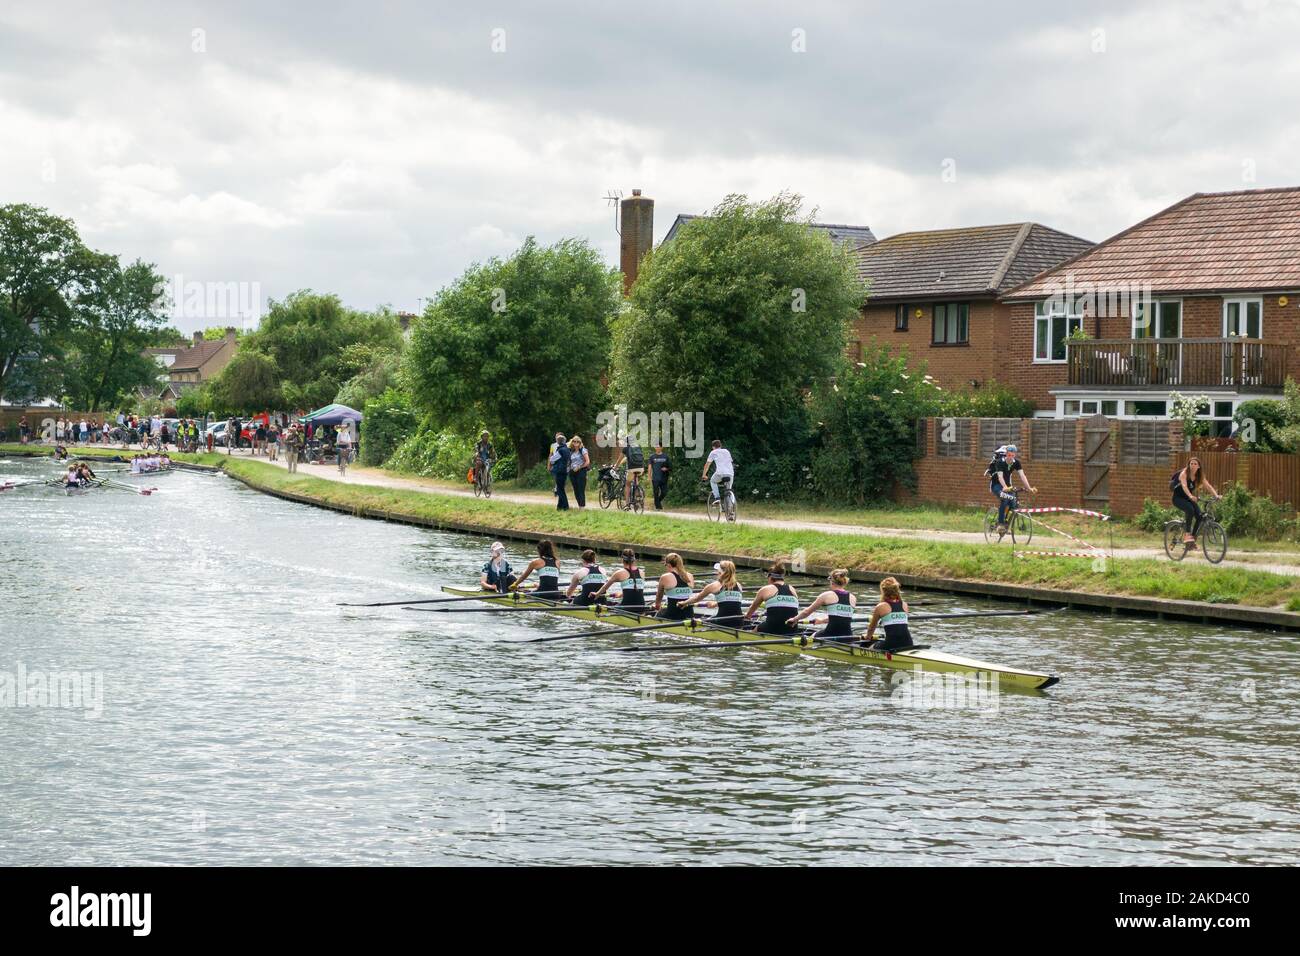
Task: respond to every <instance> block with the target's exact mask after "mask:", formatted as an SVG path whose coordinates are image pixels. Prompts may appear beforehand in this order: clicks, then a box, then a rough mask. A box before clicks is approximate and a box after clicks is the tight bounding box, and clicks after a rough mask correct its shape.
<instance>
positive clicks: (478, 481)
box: [474, 475, 483, 498]
mask: <svg viewBox="0 0 1300 956" xmlns="http://www.w3.org/2000/svg"><path fill="white" fill-rule="evenodd" d="M482 496H483V478H482V477H481V476H479V475H475V476H474V497H475V498H481V497H482Z"/></svg>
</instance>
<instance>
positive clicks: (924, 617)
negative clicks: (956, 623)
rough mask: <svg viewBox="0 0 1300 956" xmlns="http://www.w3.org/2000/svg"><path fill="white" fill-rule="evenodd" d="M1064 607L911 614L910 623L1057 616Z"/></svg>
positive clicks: (909, 616)
mask: <svg viewBox="0 0 1300 956" xmlns="http://www.w3.org/2000/svg"><path fill="white" fill-rule="evenodd" d="M1064 610H1065V608H1063V607H1048V608H1029V609H1027V610H1024V611H961V612H957V613H953V614H909V615H908V616H907V617H908V620H909V621H939V620H944V619H953V618H965V617H1024V616H1026V615H1029V614H1055V613H1057V612H1058V611H1064Z"/></svg>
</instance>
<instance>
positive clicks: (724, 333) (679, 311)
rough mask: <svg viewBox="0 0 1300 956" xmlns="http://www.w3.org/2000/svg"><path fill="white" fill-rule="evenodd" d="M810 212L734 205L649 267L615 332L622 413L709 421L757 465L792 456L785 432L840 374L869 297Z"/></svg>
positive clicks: (788, 199)
mask: <svg viewBox="0 0 1300 956" xmlns="http://www.w3.org/2000/svg"><path fill="white" fill-rule="evenodd" d="M801 204H802V203H801V200H800V198H799V197H798V196H794V195H786V194H782V195H779V196H777V197H775V198H773V199H770V200H768V201H766V202H762V203H750V202H748V201H747V200H746V199H745V197H744V196H735V195H733V196H728V197H727V198H726V199H725V200H724V201H723V202H722V203H721V204H720V205H718V206H717V207H716V208H715V209H714V210H713V211H712V212H710V213H709V214H708V215H707V216H704V217H701V218H699V219H695V220H693V221H691V222H690V223H688V224H687V225H686V226H684V227H683V228H682V229H681V230H680V231H679V233H678V235H677V237H676V238H675V239H674V240H673V241H672V242H670V243H665V244H663V245H661V246H659V248H658V249H656V250H654V251H653V252H651V253H650V254H649V255H647V257H646V258H645V259H644V260H642V263H641V267H640V271H639V274H638V277H637V281H636V284H635V285H634V286H633V288H632V292H631V308H629V309H627V310H626V311H624V312H623V313H622V314H621V315H620V316H619V318H618V319H617V320H616V321H615V324H614V354H613V368H612V376H611V382H610V385H611V390H612V391H613V393H614V395H615V397H616V398H617V399H618V400H619V401H621V402H624V403H626V404H627V405H628V406H629V408H635V409H640V410H642V411H645V412H649V411H652V410H653V411H666V412H673V411H682V412H691V411H696V410H698V411H703V412H704V414H705V421H706V426H705V427H706V429H707V431H708V435H709V437H710V438H713V437H719V438H724V439H725V440H726V441H727V443H728V444H729V445H730V446H732V447H733V449H734V448H736V447H739V448H740V449H741V455H742V456H743V457H744V458H745V459H747V460H749V461H755V460H757V459H760V458H765V457H767V456H768V455H771V454H774V453H778V452H784V451H788V450H789V448H788V444H787V443H786V440H785V436H784V435H782V434H778V432H777V429H776V427H775V424H776V422H777V421H778V420H780V419H784V418H788V416H789V415H790V414H792V413H797V412H798V411H799V410H800V409H802V407H803V404H804V399H805V395H806V393H807V391H808V390H809V389H811V388H812V387H814V386H817V385H819V384H821V383H823V382H825V381H827V380H828V379H829V378H830V376H831V375H832V374H833V372H834V370H835V368H836V365H837V363H838V362H839V361H840V358H841V356H842V354H843V352H844V346H845V341H846V335H847V329H848V325H849V323H850V322H851V321H852V320H853V318H854V317H855V316H856V315H857V313H858V309H859V308H860V307H861V306H862V303H863V301H864V299H865V291H866V290H865V287H864V286H863V285H862V283H861V282H860V281H859V280H858V279H857V276H856V272H855V269H854V266H853V262H852V260H851V258H850V256H849V253H848V252H847V250H840V249H836V248H835V247H834V246H833V245H832V243H831V241H830V239H829V238H828V237H827V236H826V235H825V234H824V233H823V232H821V231H820V230H814V229H809V228H808V226H809V223H810V221H811V220H810V219H808V218H800V216H799V211H800V207H801ZM738 461H739V459H738Z"/></svg>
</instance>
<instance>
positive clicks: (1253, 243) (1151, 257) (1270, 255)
mask: <svg viewBox="0 0 1300 956" xmlns="http://www.w3.org/2000/svg"><path fill="white" fill-rule="evenodd" d="M1067 276H1069V277H1070V278H1071V280H1072V281H1073V283H1074V284H1075V285H1076V286H1078V285H1079V284H1081V283H1085V282H1088V283H1094V284H1096V285H1099V286H1103V287H1109V286H1119V285H1123V284H1128V283H1143V284H1145V283H1149V284H1150V286H1151V291H1152V292H1155V293H1158V294H1159V293H1164V294H1167V293H1171V292H1220V291H1223V292H1227V291H1232V290H1237V291H1242V292H1263V291H1268V290H1273V289H1276V290H1291V289H1300V187H1290V188H1287V189H1251V190H1246V191H1243V192H1230V193H1196V194H1194V195H1191V196H1188V197H1187V198H1186V199H1184V200H1182V201H1181V202H1178V203H1175V204H1174V205H1172V206H1170V207H1169V208H1168V209H1164V210H1162V211H1161V212H1158V213H1156V214H1155V215H1154V216H1151V217H1150V218H1149V219H1144V220H1143V221H1142V222H1139V223H1138V224H1137V225H1135V226H1130V227H1129V228H1128V229H1125V230H1124V231H1123V232H1121V233H1119V234H1118V235H1116V236H1112V237H1111V238H1110V239H1107V240H1106V241H1105V242H1103V243H1101V245H1099V246H1096V247H1095V248H1093V249H1092V250H1091V251H1089V252H1086V253H1084V254H1083V255H1080V256H1076V257H1075V258H1074V259H1072V260H1069V261H1067V262H1064V263H1062V264H1061V265H1059V266H1058V267H1057V268H1055V269H1053V270H1052V271H1051V272H1048V273H1045V274H1044V275H1040V276H1038V277H1037V278H1036V279H1034V281H1033V282H1030V283H1027V284H1026V285H1023V286H1020V287H1019V288H1017V289H1014V290H1012V292H1011V294H1010V295H1009V296H1008V298H1018V299H1025V298H1040V297H1042V296H1044V295H1050V294H1052V292H1054V291H1056V290H1057V284H1059V283H1064V282H1065V281H1066V277H1067Z"/></svg>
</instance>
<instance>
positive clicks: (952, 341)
mask: <svg viewBox="0 0 1300 956" xmlns="http://www.w3.org/2000/svg"><path fill="white" fill-rule="evenodd" d="M969 341H970V306H969V305H967V304H966V303H965V302H937V303H935V306H934V334H933V336H931V339H930V342H931V344H932V345H965V344H967V342H969Z"/></svg>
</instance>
